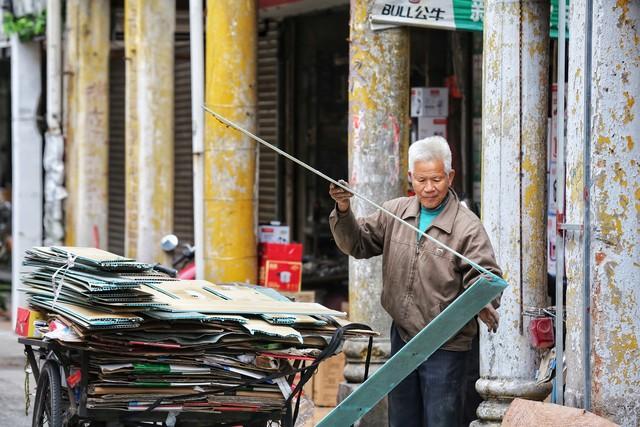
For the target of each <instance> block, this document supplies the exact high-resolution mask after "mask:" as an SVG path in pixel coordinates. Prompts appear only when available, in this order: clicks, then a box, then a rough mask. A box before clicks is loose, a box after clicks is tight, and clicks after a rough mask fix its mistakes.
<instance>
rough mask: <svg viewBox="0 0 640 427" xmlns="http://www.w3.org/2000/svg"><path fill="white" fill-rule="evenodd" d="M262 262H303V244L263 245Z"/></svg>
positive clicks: (260, 251) (261, 248) (260, 248)
mask: <svg viewBox="0 0 640 427" xmlns="http://www.w3.org/2000/svg"><path fill="white" fill-rule="evenodd" d="M258 249H259V250H258V253H259V256H260V259H261V260H268V259H270V260H278V261H302V243H261V244H260V246H259V248H258Z"/></svg>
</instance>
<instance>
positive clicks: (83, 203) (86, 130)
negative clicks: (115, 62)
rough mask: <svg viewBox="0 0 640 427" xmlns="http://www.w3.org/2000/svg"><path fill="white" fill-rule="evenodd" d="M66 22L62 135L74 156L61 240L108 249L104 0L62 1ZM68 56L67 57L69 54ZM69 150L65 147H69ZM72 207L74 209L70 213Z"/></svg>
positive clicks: (106, 9) (106, 24) (107, 7)
mask: <svg viewBox="0 0 640 427" xmlns="http://www.w3.org/2000/svg"><path fill="white" fill-rule="evenodd" d="M67 8H68V9H67V13H68V14H70V15H72V14H75V16H70V18H71V23H70V24H69V25H71V27H70V31H69V33H68V37H70V38H72V39H74V40H73V41H70V42H71V43H72V44H75V46H73V47H72V49H73V50H74V51H75V54H76V55H77V57H76V58H75V59H74V60H72V61H74V62H73V63H71V64H69V65H70V68H72V69H73V71H72V72H73V73H74V74H73V76H72V77H70V79H72V80H73V83H72V85H73V89H72V92H71V95H72V96H73V99H70V100H69V101H68V102H69V104H72V105H70V107H71V112H72V114H73V115H74V117H72V118H70V119H69V120H68V122H67V123H68V124H70V125H71V128H72V129H71V130H70V132H68V133H67V138H69V137H72V138H73V140H72V141H71V142H70V145H71V147H68V148H70V149H71V150H73V157H72V158H71V159H70V160H71V161H70V162H69V164H68V166H69V170H68V174H67V177H68V191H69V194H70V198H71V199H72V200H71V201H70V204H68V205H67V214H68V215H67V236H66V241H67V243H68V244H70V245H76V246H98V247H100V248H103V249H104V248H107V243H108V242H107V216H108V194H107V192H108V178H107V177H108V169H107V168H108V154H109V148H108V136H109V127H108V117H109V51H110V42H109V31H110V27H109V21H110V18H109V17H110V2H109V1H108V0H94V1H90V2H87V1H79V0H70V1H69V2H67ZM68 57H70V55H69V56H68ZM68 152H69V151H68ZM70 210H73V212H70Z"/></svg>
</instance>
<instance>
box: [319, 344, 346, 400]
mask: <svg viewBox="0 0 640 427" xmlns="http://www.w3.org/2000/svg"><path fill="white" fill-rule="evenodd" d="M345 362H346V357H345V355H344V353H340V354H339V355H337V356H333V357H331V358H329V359H327V360H326V361H324V362H322V363H320V366H319V367H318V372H316V374H315V375H314V376H313V402H314V403H315V404H316V406H336V404H337V403H338V386H339V385H340V383H341V382H343V381H344V366H345Z"/></svg>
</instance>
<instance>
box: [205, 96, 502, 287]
mask: <svg viewBox="0 0 640 427" xmlns="http://www.w3.org/2000/svg"><path fill="white" fill-rule="evenodd" d="M202 108H203V109H204V111H206V112H207V113H209V114H211V115H212V116H214V117H215V118H216V119H218V121H220V122H221V123H223V124H225V125H227V126H231V127H232V128H234V129H237V130H238V131H240V132H242V133H243V134H245V135H247V136H248V137H250V138H252V139H254V140H255V141H257V142H259V143H260V144H262V145H264V146H265V147H267V148H269V149H271V150H273V151H275V152H276V153H278V154H280V155H281V156H284V157H286V158H287V159H289V160H291V161H292V162H294V163H297V164H298V165H300V166H302V167H303V168H305V169H307V170H308V171H310V172H313V173H314V174H316V175H318V176H320V177H322V178H324V179H325V180H327V181H329V182H330V183H332V184H333V185H337V186H338V187H340V188H342V189H343V190H347V191H348V192H350V193H352V194H353V195H354V196H356V197H358V198H359V199H361V200H364V201H365V202H367V203H369V204H370V205H372V206H374V207H375V208H377V209H379V210H381V211H382V212H384V213H386V214H387V215H389V216H391V217H392V218H394V219H396V220H398V221H400V222H401V223H402V224H404V225H406V226H407V227H409V228H411V229H412V230H414V231H416V232H417V233H418V234H419V235H421V236H424V237H426V238H427V239H429V240H431V241H432V242H433V243H435V244H436V245H438V246H440V247H442V248H443V249H445V250H447V251H449V252H451V253H452V254H454V255H455V256H457V257H458V258H460V259H462V260H463V261H465V262H467V263H468V264H469V265H471V266H472V267H473V268H475V269H476V270H478V271H480V272H482V273H483V274H488V275H490V276H491V277H494V278H498V276H496V275H495V274H494V273H492V272H490V271H489V270H487V269H486V268H484V267H482V266H480V265H478V264H476V263H475V262H473V261H471V260H470V259H469V258H467V257H465V256H464V255H462V254H460V253H458V252H457V251H455V250H454V249H451V248H450V247H449V246H447V245H445V244H444V243H442V242H440V241H439V240H438V239H435V238H434V237H431V236H429V235H428V234H426V233H424V232H422V231H420V230H419V229H418V228H417V227H415V226H413V225H411V224H409V223H408V222H407V221H405V220H403V219H402V218H400V217H399V216H397V215H396V214H394V213H392V212H390V211H389V210H387V209H385V208H383V207H382V206H380V205H379V204H377V203H375V202H373V201H371V200H369V199H368V198H366V197H365V196H363V195H361V194H358V193H357V192H356V191H354V190H353V189H352V188H350V187H349V186H348V185H347V183H346V182H344V181H336V180H335V179H333V178H331V177H330V176H328V175H326V174H324V173H322V172H320V171H319V170H317V169H315V168H313V167H311V166H309V165H308V164H306V163H305V162H303V161H301V160H298V159H296V158H295V157H293V156H292V155H290V154H289V153H287V152H286V151H283V150H281V149H279V148H278V147H276V146H274V145H272V144H270V143H268V142H267V141H265V140H264V139H262V138H260V137H259V136H256V135H254V134H252V133H251V132H249V131H248V130H246V129H244V128H242V127H241V126H240V125H238V124H236V123H234V122H232V121H231V120H229V119H227V118H225V117H223V116H221V115H220V114H218V113H216V112H215V111H213V110H211V109H210V108H208V107H207V106H206V105H203V106H202Z"/></svg>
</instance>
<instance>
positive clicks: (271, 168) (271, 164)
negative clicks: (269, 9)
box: [257, 20, 281, 223]
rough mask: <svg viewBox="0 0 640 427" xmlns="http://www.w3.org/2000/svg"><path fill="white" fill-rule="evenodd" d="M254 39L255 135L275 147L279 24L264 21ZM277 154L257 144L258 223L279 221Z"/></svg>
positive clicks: (277, 142)
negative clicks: (255, 48)
mask: <svg viewBox="0 0 640 427" xmlns="http://www.w3.org/2000/svg"><path fill="white" fill-rule="evenodd" d="M259 28H260V33H259V36H258V117H257V119H258V135H260V137H262V138H263V139H265V140H266V141H267V142H270V143H272V144H274V145H276V146H279V145H280V143H279V114H278V92H279V91H278V86H279V84H278V83H279V76H280V73H279V67H278V51H279V49H278V41H279V23H278V22H275V21H272V20H264V21H262V22H261V23H260V27H259ZM278 164H279V159H278V154H277V153H275V152H274V151H271V150H270V149H268V148H266V147H263V146H262V145H260V147H259V167H258V221H259V222H260V223H268V222H269V221H272V220H281V218H280V209H279V195H280V190H279V179H278Z"/></svg>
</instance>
